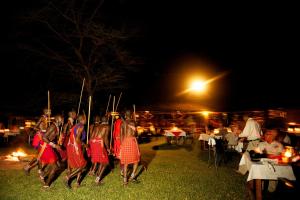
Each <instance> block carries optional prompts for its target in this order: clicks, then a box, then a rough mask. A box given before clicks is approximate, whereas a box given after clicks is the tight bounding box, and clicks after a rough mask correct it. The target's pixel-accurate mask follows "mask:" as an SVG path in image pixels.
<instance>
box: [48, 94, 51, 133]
mask: <svg viewBox="0 0 300 200" xmlns="http://www.w3.org/2000/svg"><path fill="white" fill-rule="evenodd" d="M47 114H48V127H49V126H50V120H51V118H50V114H51V113H50V91H49V90H48V113H47Z"/></svg>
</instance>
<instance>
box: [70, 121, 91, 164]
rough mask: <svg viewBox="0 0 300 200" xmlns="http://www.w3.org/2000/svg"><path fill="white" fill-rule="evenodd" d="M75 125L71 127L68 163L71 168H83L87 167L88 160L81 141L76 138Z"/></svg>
mask: <svg viewBox="0 0 300 200" xmlns="http://www.w3.org/2000/svg"><path fill="white" fill-rule="evenodd" d="M74 127H75V126H74ZM74 127H73V128H72V129H71V133H70V138H69V142H68V145H67V157H68V165H69V166H70V167H71V168H82V167H85V165H86V160H85V159H84V157H83V152H82V148H81V143H77V142H76V140H75V137H74Z"/></svg>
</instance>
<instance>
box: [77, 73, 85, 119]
mask: <svg viewBox="0 0 300 200" xmlns="http://www.w3.org/2000/svg"><path fill="white" fill-rule="evenodd" d="M84 82H85V78H83V81H82V86H81V92H80V98H79V103H78V109H77V117H78V115H79V111H80V104H81V99H82V92H83V88H84ZM76 124H77V119H76Z"/></svg>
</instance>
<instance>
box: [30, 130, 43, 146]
mask: <svg viewBox="0 0 300 200" xmlns="http://www.w3.org/2000/svg"><path fill="white" fill-rule="evenodd" d="M41 141H42V132H41V131H38V132H36V134H35V135H34V137H33V140H32V146H33V147H34V148H40V144H41Z"/></svg>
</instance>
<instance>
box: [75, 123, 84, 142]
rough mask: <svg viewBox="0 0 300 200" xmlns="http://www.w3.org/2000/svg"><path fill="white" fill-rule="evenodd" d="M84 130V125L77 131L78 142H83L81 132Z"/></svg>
mask: <svg viewBox="0 0 300 200" xmlns="http://www.w3.org/2000/svg"><path fill="white" fill-rule="evenodd" d="M82 132H83V127H78V129H77V133H76V142H77V143H81V134H82Z"/></svg>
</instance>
